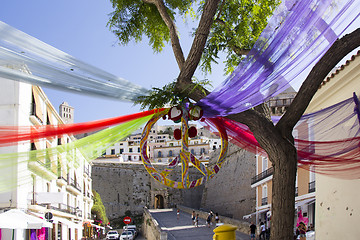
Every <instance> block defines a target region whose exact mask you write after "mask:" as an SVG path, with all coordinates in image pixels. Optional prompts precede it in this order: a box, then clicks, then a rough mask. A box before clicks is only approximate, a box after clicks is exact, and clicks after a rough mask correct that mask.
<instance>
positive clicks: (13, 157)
mask: <svg viewBox="0 0 360 240" xmlns="http://www.w3.org/2000/svg"><path fill="white" fill-rule="evenodd" d="M151 117H152V115H147V116H142V117H139V118H136V119H133V120H131V121H127V122H125V123H122V124H120V125H118V126H114V127H111V128H107V129H105V130H102V131H100V132H97V133H95V134H92V135H89V136H87V137H85V138H81V139H79V140H76V141H73V142H70V143H67V144H64V145H58V146H56V147H49V148H46V149H39V150H32V151H27V152H17V153H9V154H0V168H1V169H9V171H4V172H3V173H4V174H8V175H9V177H8V178H7V179H8V181H3V182H0V192H4V191H8V190H9V189H13V188H15V187H16V186H19V185H23V184H28V183H29V182H31V176H30V175H28V174H25V173H22V171H25V169H26V168H24V167H17V166H24V164H26V165H27V166H28V168H30V169H32V171H35V172H36V173H38V174H40V175H41V176H43V177H44V178H46V179H48V180H52V179H56V178H57V177H59V176H64V175H63V174H66V168H67V166H68V165H69V164H71V165H74V166H75V167H79V166H80V160H86V161H91V160H93V159H96V158H97V157H99V156H101V154H103V153H104V151H105V150H106V149H107V148H109V147H110V146H112V145H114V144H115V143H116V142H119V141H120V140H122V139H124V138H125V137H127V136H128V135H130V134H131V133H132V132H134V131H135V130H137V129H139V128H140V127H141V126H143V125H144V124H145V123H146V122H147V121H148V120H149V119H150V118H151ZM36 166H38V167H36ZM39 166H42V167H39ZM14 167H16V168H17V169H19V170H18V173H19V174H18V175H19V176H22V177H18V179H17V180H14V178H13V177H12V174H13V168H14ZM21 169H23V170H21ZM41 169H44V170H45V171H41ZM62 170H64V171H65V173H63V171H62ZM39 171H40V172H39ZM44 173H46V176H45V175H44Z"/></svg>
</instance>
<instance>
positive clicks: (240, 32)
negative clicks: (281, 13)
mask: <svg viewBox="0 0 360 240" xmlns="http://www.w3.org/2000/svg"><path fill="white" fill-rule="evenodd" d="M111 3H112V5H113V8H114V11H113V12H112V13H111V14H110V16H111V18H110V20H109V22H108V26H109V28H110V29H111V31H112V32H113V33H114V34H115V35H116V36H117V39H118V41H119V44H121V45H126V44H128V43H129V42H130V41H132V40H133V41H135V42H141V41H142V40H143V38H147V39H148V41H149V45H150V46H151V47H152V49H153V50H154V52H161V51H162V50H163V48H164V46H165V44H167V43H169V42H170V41H171V44H172V46H173V47H175V49H174V53H175V56H177V55H179V56H178V57H177V58H178V59H179V60H177V61H178V64H179V63H180V65H182V64H183V62H184V56H183V53H182V50H181V47H180V43H179V37H178V34H180V33H179V32H178V31H177V30H176V26H175V23H176V20H188V19H189V18H193V19H197V20H199V18H200V16H201V14H202V11H203V9H204V4H205V1H189V0H187V1H176V0H175V1H174V0H167V1H155V0H145V1H140V0H137V1H118V0H111ZM278 3H279V1H278V0H269V1H262V0H256V1H251V0H242V1H234V0H232V1H222V2H221V3H220V4H219V7H218V10H217V12H216V16H215V19H214V24H213V25H212V27H211V31H210V34H209V36H208V38H207V41H206V46H205V48H204V51H203V55H202V61H201V69H202V70H203V71H204V72H211V69H212V68H211V66H212V64H213V63H217V61H218V60H219V59H220V57H219V55H220V54H221V53H224V54H226V56H227V57H226V59H225V60H224V61H225V66H226V69H225V70H226V73H230V72H231V71H232V70H233V69H234V67H235V66H237V65H238V64H239V61H240V60H241V56H243V55H246V54H247V53H248V51H249V50H250V49H251V48H252V46H253V45H254V43H255V41H256V40H257V39H258V37H259V35H260V33H261V32H262V30H263V28H264V27H265V26H266V24H267V19H268V17H269V16H271V14H272V12H273V10H274V8H275V7H276V6H277V5H278ZM195 8H196V9H195ZM192 31H193V32H192V34H193V35H195V33H196V32H197V31H198V28H196V29H193V30H192ZM180 59H182V60H180ZM179 67H180V66H179Z"/></svg>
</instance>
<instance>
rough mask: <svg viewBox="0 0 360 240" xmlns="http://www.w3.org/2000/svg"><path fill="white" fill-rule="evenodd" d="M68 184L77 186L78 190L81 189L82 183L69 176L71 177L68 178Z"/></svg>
mask: <svg viewBox="0 0 360 240" xmlns="http://www.w3.org/2000/svg"><path fill="white" fill-rule="evenodd" d="M68 184H69V185H70V186H73V187H74V188H76V189H77V190H79V191H81V189H80V185H79V184H78V183H77V182H75V181H74V179H72V178H69V179H68Z"/></svg>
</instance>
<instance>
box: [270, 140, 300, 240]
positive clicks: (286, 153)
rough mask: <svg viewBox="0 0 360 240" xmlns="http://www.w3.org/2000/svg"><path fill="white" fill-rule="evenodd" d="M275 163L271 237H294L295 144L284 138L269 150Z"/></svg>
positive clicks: (285, 238) (285, 239) (271, 159)
mask: <svg viewBox="0 0 360 240" xmlns="http://www.w3.org/2000/svg"><path fill="white" fill-rule="evenodd" d="M268 155H269V159H270V161H271V162H272V163H273V165H274V173H273V179H272V202H271V239H284V240H287V239H293V236H294V229H293V226H294V215H295V206H294V205H295V204H294V199H295V179H296V170H297V154H296V149H295V147H294V145H292V144H291V143H289V142H288V141H286V140H283V141H282V143H281V145H280V146H278V148H277V149H271V150H270V151H269V152H268Z"/></svg>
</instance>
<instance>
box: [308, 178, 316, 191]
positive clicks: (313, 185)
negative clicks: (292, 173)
mask: <svg viewBox="0 0 360 240" xmlns="http://www.w3.org/2000/svg"><path fill="white" fill-rule="evenodd" d="M312 192H315V181H313V182H309V193H312Z"/></svg>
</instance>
